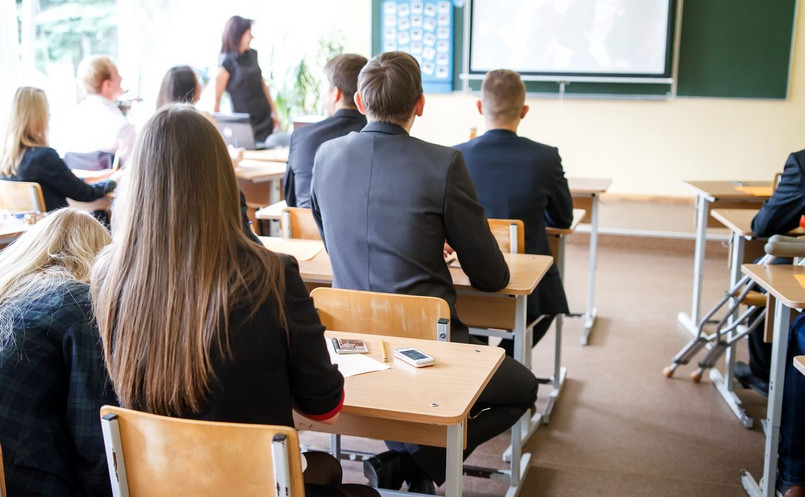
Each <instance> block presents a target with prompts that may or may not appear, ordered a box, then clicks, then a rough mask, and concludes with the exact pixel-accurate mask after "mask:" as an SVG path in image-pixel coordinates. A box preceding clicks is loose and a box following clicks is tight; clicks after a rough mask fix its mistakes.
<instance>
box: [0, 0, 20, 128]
mask: <svg viewBox="0 0 805 497" xmlns="http://www.w3.org/2000/svg"><path fill="white" fill-rule="evenodd" d="M0 67H2V68H3V70H2V71H0V115H1V116H2V117H3V119H0V121H2V122H5V121H6V119H5V117H6V116H7V115H8V107H9V105H10V103H11V96H12V95H13V94H14V91H15V90H16V89H17V86H19V83H20V73H21V68H20V45H19V28H18V26H17V7H16V2H15V1H14V0H0Z"/></svg>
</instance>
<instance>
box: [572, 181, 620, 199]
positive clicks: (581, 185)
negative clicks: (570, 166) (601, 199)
mask: <svg viewBox="0 0 805 497" xmlns="http://www.w3.org/2000/svg"><path fill="white" fill-rule="evenodd" d="M611 184H612V180H611V179H609V178H575V177H568V178H567V186H568V187H569V188H570V195H572V196H579V195H593V194H597V193H604V192H605V191H607V189H609V186H610V185H611Z"/></svg>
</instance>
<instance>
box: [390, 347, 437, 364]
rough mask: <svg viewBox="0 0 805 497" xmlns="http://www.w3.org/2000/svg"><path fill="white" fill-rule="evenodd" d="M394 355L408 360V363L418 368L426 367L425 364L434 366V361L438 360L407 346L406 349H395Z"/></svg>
mask: <svg viewBox="0 0 805 497" xmlns="http://www.w3.org/2000/svg"><path fill="white" fill-rule="evenodd" d="M394 357H396V358H397V359H399V360H401V361H404V362H407V363H408V364H410V365H412V366H414V367H417V368H424V367H425V366H433V363H434V362H436V361H435V360H434V359H433V357H431V356H429V355H428V354H426V353H424V352H421V351H419V350H417V349H415V348H413V347H406V348H404V349H395V350H394Z"/></svg>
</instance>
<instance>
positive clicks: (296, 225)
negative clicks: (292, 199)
mask: <svg viewBox="0 0 805 497" xmlns="http://www.w3.org/2000/svg"><path fill="white" fill-rule="evenodd" d="M280 229H281V231H282V237H283V238H302V239H305V240H321V234H319V227H318V225H316V221H315V220H314V219H313V213H312V211H311V210H310V209H305V208H302V207H286V208H284V209H282V218H281V219H280Z"/></svg>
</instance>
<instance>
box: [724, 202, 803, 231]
mask: <svg viewBox="0 0 805 497" xmlns="http://www.w3.org/2000/svg"><path fill="white" fill-rule="evenodd" d="M757 213H758V209H714V210H712V211H710V214H711V215H712V216H713V217H714V218H716V219H718V220H719V221H720V222H721V223H723V224H724V226H726V227H727V228H729V229H730V230H731V231H732V232H733V233H737V234H739V235H741V236H748V237H754V236H755V234H754V233H752V219H754V217H755V215H756V214H757ZM789 234H791V235H803V234H805V229H802V228H796V229H794V230H792V231H790V232H789Z"/></svg>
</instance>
